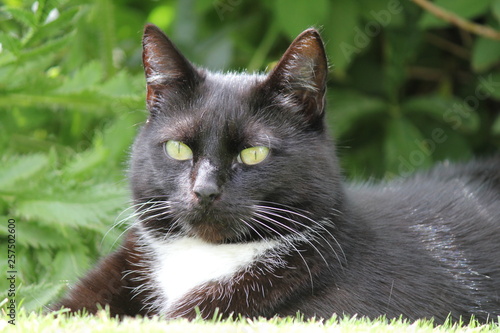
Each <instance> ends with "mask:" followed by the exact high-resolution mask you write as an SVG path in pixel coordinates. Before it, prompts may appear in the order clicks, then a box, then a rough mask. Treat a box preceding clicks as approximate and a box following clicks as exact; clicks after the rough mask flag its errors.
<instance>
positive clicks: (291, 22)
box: [274, 0, 345, 37]
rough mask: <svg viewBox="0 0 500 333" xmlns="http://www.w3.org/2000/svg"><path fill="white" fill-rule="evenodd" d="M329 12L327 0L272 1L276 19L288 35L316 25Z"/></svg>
mask: <svg viewBox="0 0 500 333" xmlns="http://www.w3.org/2000/svg"><path fill="white" fill-rule="evenodd" d="M329 12H330V3H329V1H328V0H309V1H289V0H276V1H274V13H275V14H276V20H277V22H278V24H279V25H280V26H281V28H282V29H283V30H284V31H285V32H286V34H287V35H288V36H290V37H295V36H297V35H298V34H299V33H300V32H302V31H303V30H305V29H307V28H310V27H312V26H318V25H319V24H321V23H322V22H324V21H325V19H326V18H327V15H328V13H329ZM344 15H345V13H344Z"/></svg>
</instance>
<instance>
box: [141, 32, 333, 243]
mask: <svg viewBox="0 0 500 333" xmlns="http://www.w3.org/2000/svg"><path fill="white" fill-rule="evenodd" d="M143 62H144V69H145V73H146V81H147V107H148V110H149V118H148V120H147V122H146V124H145V125H144V127H143V128H142V130H141V132H140V134H139V135H138V137H137V139H136V142H135V144H134V147H133V153H132V163H131V183H132V190H133V195H134V200H135V204H136V207H137V210H138V216H139V220H140V223H142V225H143V226H144V227H146V229H147V230H149V231H150V232H151V234H154V235H156V236H159V237H166V236H167V235H190V236H193V237H199V238H202V239H204V240H206V241H208V242H213V243H221V242H237V241H249V240H256V239H259V238H263V237H266V238H270V237H279V236H280V235H283V234H290V233H294V232H300V230H303V229H304V228H309V226H310V225H311V224H314V223H315V222H314V221H315V219H318V218H325V217H328V216H329V215H330V214H331V213H332V212H333V209H334V208H335V206H336V204H337V202H338V201H339V196H340V193H341V192H340V188H339V187H340V182H339V170H338V166H337V163H336V160H335V157H334V153H333V148H332V145H331V144H330V140H329V137H328V134H327V133H326V128H325V123H324V113H325V89H326V79H327V73H328V66H327V60H326V56H325V51H324V48H323V44H322V41H321V39H320V36H319V34H318V32H317V31H316V30H314V29H309V30H306V31H304V32H303V33H302V34H300V35H299V36H298V37H297V38H296V39H295V41H294V42H293V43H292V44H291V46H290V47H289V48H288V50H287V51H286V52H285V54H284V55H283V57H282V58H281V60H280V61H279V62H278V64H277V65H276V66H275V68H274V69H273V70H272V71H271V72H270V73H269V74H267V75H256V74H236V73H226V74H222V73H212V72H210V71H208V70H205V69H201V68H198V67H195V66H194V65H192V64H191V63H190V62H189V61H188V60H187V59H186V58H185V57H184V56H183V55H182V54H181V53H180V52H179V50H178V49H177V48H176V47H175V46H174V45H173V44H172V42H171V41H170V40H169V39H168V38H167V37H166V36H165V35H164V34H163V33H162V32H161V31H160V30H159V29H158V28H157V27H155V26H153V25H148V26H146V28H145V32H144V38H143ZM336 193H338V195H337V194H336Z"/></svg>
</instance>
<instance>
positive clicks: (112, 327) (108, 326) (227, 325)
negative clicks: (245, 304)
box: [0, 310, 500, 333]
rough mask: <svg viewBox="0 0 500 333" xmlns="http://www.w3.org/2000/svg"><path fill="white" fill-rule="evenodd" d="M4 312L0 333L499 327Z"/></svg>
mask: <svg viewBox="0 0 500 333" xmlns="http://www.w3.org/2000/svg"><path fill="white" fill-rule="evenodd" d="M5 318H7V317H6V316H5V313H3V314H2V319H0V332H30V333H31V332H51V333H52V332H71V333H79V332H89V333H90V332H92V333H93V332H169V333H175V332H179V333H186V332H199V333H212V332H213V333H224V332H245V333H247V332H248V333H254V332H266V333H281V332H283V333H293V332H307V333H316V332H349V333H350V332H415V333H424V332H446V333H448V332H457V333H458V332H500V324H498V323H496V324H490V325H480V324H478V323H472V324H470V325H468V326H464V327H460V326H459V325H453V324H445V325H443V326H437V327H434V326H433V325H432V323H431V322H430V321H417V322H414V323H409V322H407V321H404V320H392V321H389V320H385V319H378V320H373V321H372V320H367V319H356V318H342V319H338V318H335V317H334V318H332V319H330V320H328V321H314V320H313V321H304V320H301V319H295V318H275V319H270V320H266V319H255V320H250V319H237V320H226V321H220V320H208V321H206V320H201V319H199V320H194V321H191V322H189V321H187V320H170V321H166V320H164V319H161V318H158V317H155V318H151V319H147V318H125V319H124V320H122V321H119V320H117V319H116V318H110V317H109V316H108V315H107V314H106V312H105V311H101V312H99V313H98V314H97V315H96V316H73V315H72V316H57V317H56V316H54V314H37V313H34V312H33V313H26V312H25V311H22V310H21V311H19V313H18V315H17V319H16V325H15V326H13V325H11V324H9V323H8V322H7V319H5Z"/></svg>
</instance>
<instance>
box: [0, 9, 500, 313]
mask: <svg viewBox="0 0 500 333" xmlns="http://www.w3.org/2000/svg"><path fill="white" fill-rule="evenodd" d="M4 3H5V5H3V7H0V43H1V44H0V45H1V47H0V156H1V157H0V161H1V163H0V215H1V216H2V221H4V222H6V221H8V219H15V220H16V232H17V233H16V237H17V238H16V240H17V243H16V246H17V247H16V268H17V271H18V275H17V285H18V287H19V288H18V298H17V299H18V301H20V300H21V299H24V306H25V307H26V308H27V309H35V308H38V307H40V306H42V305H43V304H45V303H47V302H48V301H49V300H51V299H53V298H54V297H56V295H57V294H59V293H60V292H61V289H63V287H64V285H65V282H66V281H74V280H75V279H76V277H77V276H79V275H81V274H83V272H84V271H85V270H86V269H88V268H89V267H90V266H91V265H92V264H93V263H94V262H95V260H96V258H97V257H98V256H100V255H103V254H105V253H108V252H109V251H110V250H111V248H112V247H113V246H116V245H115V244H116V242H117V239H118V238H119V236H120V233H121V232H122V231H123V227H122V226H118V227H113V225H114V224H115V223H116V224H119V223H118V222H120V221H121V220H122V219H124V218H126V216H127V215H128V214H130V211H128V210H127V207H128V200H129V194H128V190H127V189H128V187H127V183H126V180H125V170H126V168H127V164H126V161H127V155H128V147H129V146H130V144H131V142H132V140H133V137H134V134H135V132H136V129H137V125H138V124H140V123H141V122H142V121H144V119H145V112H144V109H145V107H144V105H145V104H144V79H143V74H142V72H141V71H142V70H141V64H140V59H141V57H140V54H141V53H140V52H141V50H140V38H141V31H142V26H143V25H144V23H145V22H148V21H149V22H153V23H156V24H157V25H159V26H160V27H161V28H162V29H164V30H165V31H167V33H168V34H169V35H170V36H171V37H172V39H173V40H174V41H175V43H176V44H177V45H178V46H179V47H180V49H181V50H183V52H184V53H185V54H186V55H187V56H188V58H190V59H192V60H193V61H194V62H196V63H198V64H202V65H204V66H206V67H208V68H212V69H219V70H226V69H235V70H239V69H241V68H248V69H249V70H252V71H257V70H265V69H266V67H268V66H272V64H273V62H274V61H276V60H277V59H279V57H280V56H281V54H282V52H283V51H284V50H285V48H286V47H287V46H288V44H289V43H290V41H291V39H292V38H293V37H295V36H296V35H297V34H298V33H299V32H300V31H302V30H303V29H305V28H307V27H310V26H316V27H320V28H321V31H322V35H323V37H324V40H325V42H326V48H327V52H328V54H329V57H330V62H331V77H330V82H329V85H330V89H329V93H328V101H329V104H328V114H327V117H328V120H329V122H330V123H331V127H332V129H333V133H334V135H335V137H336V139H337V143H338V152H339V154H340V155H341V159H342V161H343V162H342V163H343V166H344V168H345V170H346V176H347V177H348V178H351V179H366V178H369V177H374V178H394V177H399V176H407V175H408V174H410V173H411V172H413V171H414V170H416V169H420V168H425V167H428V166H430V165H432V164H433V163H435V162H436V161H439V160H443V159H452V160H463V159H467V158H470V157H472V156H473V155H484V154H490V153H492V152H495V151H498V148H499V147H500V115H499V111H498V105H499V104H498V101H499V99H500V89H499V88H500V71H499V66H498V65H499V60H500V42H498V41H497V40H493V39H489V38H486V37H483V36H476V35H473V34H471V33H470V32H468V31H467V30H463V29H458V28H456V27H455V26H453V25H452V24H450V23H447V22H445V21H443V20H440V19H438V18H436V17H435V16H434V15H433V14H431V13H429V12H427V11H425V10H422V9H421V8H420V7H419V6H417V5H416V4H414V3H412V2H408V1H402V0H311V1H307V2H305V1H286V0H276V1H272V2H271V1H264V0H259V1H243V0H215V1H214V0H199V1H194V0H183V1H167V2H152V1H151V2H146V1H133V0H119V1H111V0H93V1H79V0H45V1H37V2H33V1H25V2H23V1H21V0H6V1H5V2H4ZM498 3H499V2H498V1H497V0H477V1H474V2H471V1H468V0H437V1H435V2H434V4H436V5H438V6H440V7H441V8H445V9H448V10H449V11H451V12H453V13H454V15H455V17H461V18H464V19H466V20H469V22H468V23H471V22H470V21H473V22H475V23H476V24H479V25H481V26H485V25H489V26H491V27H492V28H493V29H497V28H498V27H499V19H500V6H499V5H498ZM121 213H122V214H121ZM7 233H8V231H7V228H6V227H5V228H0V236H1V237H2V238H1V244H0V246H1V247H2V248H4V249H5V248H6V247H7V246H6V237H7ZM118 243H119V241H118ZM0 267H1V270H2V271H3V272H6V271H7V270H8V267H7V262H6V260H1V261H0ZM6 286H7V281H5V280H0V291H1V292H3V291H4V290H6V289H7V288H6Z"/></svg>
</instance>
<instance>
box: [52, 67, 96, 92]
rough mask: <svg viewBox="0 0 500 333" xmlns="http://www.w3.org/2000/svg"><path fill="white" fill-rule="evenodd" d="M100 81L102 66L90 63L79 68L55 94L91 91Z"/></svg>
mask: <svg viewBox="0 0 500 333" xmlns="http://www.w3.org/2000/svg"><path fill="white" fill-rule="evenodd" d="M101 79H102V65H101V64H100V63H99V62H97V61H92V62H89V63H88V64H86V65H85V66H83V67H82V68H80V69H79V70H78V71H77V72H76V73H74V74H73V75H72V77H71V78H69V79H67V80H66V81H65V82H64V85H62V86H61V87H60V88H59V89H57V91H56V92H58V93H62V94H68V93H78V92H82V91H87V90H92V88H94V87H95V85H96V84H97V83H99V82H100V81H101Z"/></svg>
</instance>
